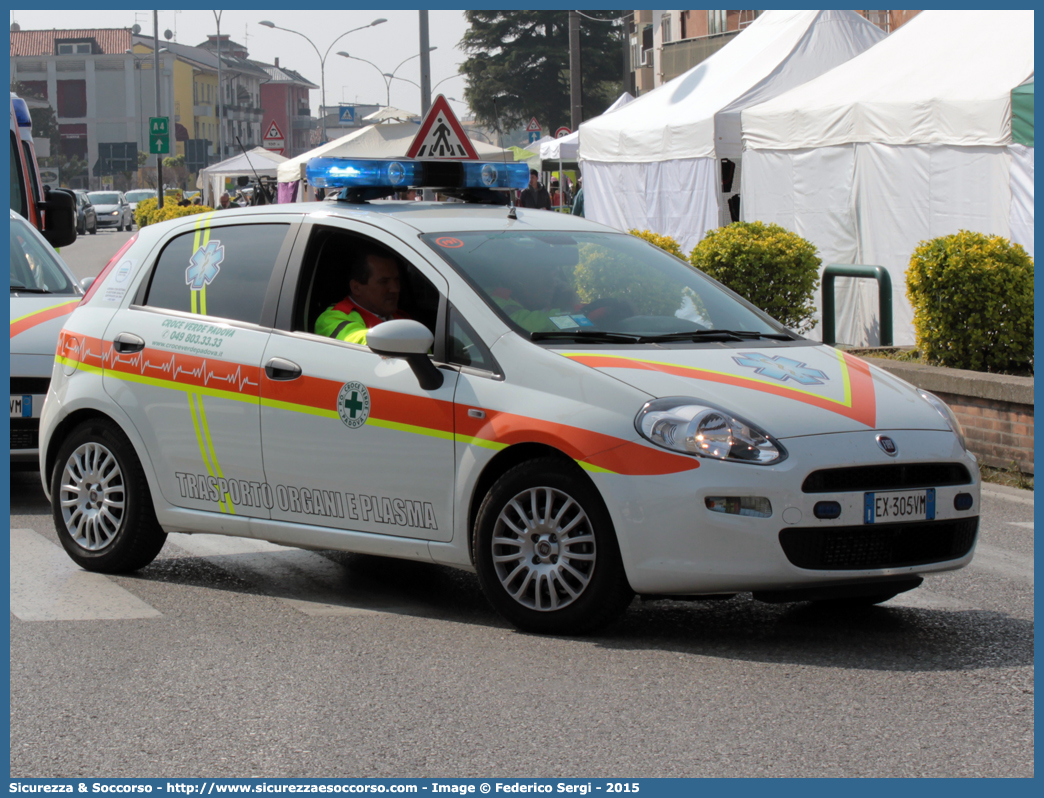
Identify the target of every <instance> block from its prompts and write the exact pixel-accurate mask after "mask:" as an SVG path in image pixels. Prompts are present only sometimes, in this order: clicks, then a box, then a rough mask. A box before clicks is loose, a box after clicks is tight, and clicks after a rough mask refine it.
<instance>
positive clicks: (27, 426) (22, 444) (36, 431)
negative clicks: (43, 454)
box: [11, 418, 40, 449]
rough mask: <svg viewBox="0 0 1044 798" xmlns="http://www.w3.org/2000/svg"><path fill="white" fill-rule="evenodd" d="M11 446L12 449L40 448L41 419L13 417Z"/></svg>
mask: <svg viewBox="0 0 1044 798" xmlns="http://www.w3.org/2000/svg"><path fill="white" fill-rule="evenodd" d="M11 448H12V449H39V448H40V419H38V418H12V419H11Z"/></svg>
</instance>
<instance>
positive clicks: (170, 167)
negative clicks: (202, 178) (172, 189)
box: [163, 155, 189, 188]
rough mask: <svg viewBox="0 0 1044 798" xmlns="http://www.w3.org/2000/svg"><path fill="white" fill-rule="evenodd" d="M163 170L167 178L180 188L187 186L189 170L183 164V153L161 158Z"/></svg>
mask: <svg viewBox="0 0 1044 798" xmlns="http://www.w3.org/2000/svg"><path fill="white" fill-rule="evenodd" d="M163 170H164V172H166V174H167V176H168V179H170V180H171V181H172V182H174V183H177V185H179V186H181V188H187V187H188V177H189V170H188V167H187V166H185V156H184V155H174V156H171V157H170V158H164V159H163Z"/></svg>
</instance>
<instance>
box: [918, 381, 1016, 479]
mask: <svg viewBox="0 0 1044 798" xmlns="http://www.w3.org/2000/svg"><path fill="white" fill-rule="evenodd" d="M925 390H928V389H927V388H926V389H925ZM933 393H934V394H935V395H936V396H938V397H939V398H940V399H942V400H943V401H944V402H946V404H948V405H949V406H950V409H951V410H953V412H954V413H955V414H956V415H957V419H958V420H959V421H960V422H961V426H962V427H964V436H965V438H966V439H967V441H968V448H969V449H971V450H972V451H973V452H975V454H976V455H977V456H978V457H979V459H980V460H982V461H984V462H985V463H986V464H987V465H992V466H998V467H1001V468H1007V467H1008V466H1010V465H1011V464H1012V462H1013V461H1014V462H1016V463H1018V464H1019V469H1020V470H1022V471H1024V472H1026V473H1027V474H1032V473H1033V405H1024V404H1016V403H1014V402H1004V401H1000V400H997V399H982V398H979V397H976V396H961V395H960V394H952V393H945V392H942V391H933Z"/></svg>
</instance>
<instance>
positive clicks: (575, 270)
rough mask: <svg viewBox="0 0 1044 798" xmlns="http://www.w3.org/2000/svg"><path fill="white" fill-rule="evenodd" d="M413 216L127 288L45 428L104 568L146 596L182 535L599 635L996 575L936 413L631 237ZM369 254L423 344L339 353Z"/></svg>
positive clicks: (75, 545) (48, 449)
mask: <svg viewBox="0 0 1044 798" xmlns="http://www.w3.org/2000/svg"><path fill="white" fill-rule="evenodd" d="M473 166H474V165H473ZM478 166H479V167H481V166H482V165H481V164H479V165H478ZM375 168H376V167H375ZM402 168H403V167H402V164H401V163H395V164H392V165H390V166H388V167H380V168H377V171H381V169H383V170H384V172H386V173H389V174H390V175H391V177H392V183H393V184H394V183H395V181H396V179H397V180H398V181H399V183H400V185H401V183H402V180H403V172H402ZM498 169H503V167H502V166H501V165H499V164H497V165H493V172H496V170H498ZM335 171H337V170H333V169H331V171H330V173H329V174H330V175H333V174H334V172H335ZM357 171H359V170H357V169H354V167H353V168H351V169H349V168H348V167H343V168H340V170H339V172H337V173H338V174H345V173H353V172H357ZM493 172H490V171H489V170H486V171H483V172H482V176H483V177H482V179H483V180H487V179H489V178H490V176H491V174H492V173H493ZM446 173H447V170H446V169H445V168H440V171H439V172H438V178H439V179H440V180H441V181H442V182H440V183H439V184H438V185H440V186H443V187H444V186H446V180H447V177H446ZM309 174H310V179H312V180H313V183H314V184H316V185H321V184H322V182H321V178H320V177H319V176H317V175H314V174H313V173H312V171H311V168H310V171H309ZM407 178H408V179H409V180H410V184H411V185H423V184H424V183H423V180H421V179H420V178H419V177H418V176H417V175H415V174H414V175H413V176H412V178H410V177H409V175H408V176H407ZM520 179H521V180H522V181H523V182H524V181H525V176H524V175H523V176H522V177H521V178H520ZM327 185H328V186H333V185H341V184H338V183H336V181H335V180H334V179H333V177H330V179H329V182H327ZM387 193H388V192H387V191H385V190H383V189H382V190H369V191H365V190H357V189H353V190H347V189H346V191H345V192H344V199H342V200H341V201H339V202H336V203H329V202H326V203H316V204H290V205H276V206H267V207H264V206H262V207H257V208H251V209H244V210H239V211H231V212H223V213H219V214H206V215H200V216H193V217H188V218H183V219H178V220H174V221H171V222H167V223H163V224H157V225H152V226H149V227H146V228H145V229H143V230H141V231H139V232H138V234H137V235H136V236H135V237H134V238H133V239H132V240H131V241H130V242H128V244H127V245H126V246H125V247H124V249H123V250H121V251H120V252H119V253H118V254H117V256H116V257H114V258H113V260H112V262H111V263H110V264H109V266H107V267H106V269H105V270H104V271H103V273H102V274H101V275H100V276H99V278H98V279H97V280H96V281H95V283H94V284H93V285H92V286H91V289H90V291H89V292H88V295H87V297H86V298H85V300H84V301H83V302H82V303H81V304H80V305H79V306H78V307H77V309H76V310H75V312H74V313H73V314H72V315H71V316H70V317H69V318H68V319H67V320H66V322H65V326H64V329H63V330H62V333H61V337H60V340H59V345H58V352H57V356H56V363H55V367H54V373H53V376H52V379H51V385H50V392H49V394H48V396H47V401H46V404H45V407H44V411H43V418H42V423H41V430H42V443H41V453H40V465H41V474H42V476H43V482H44V487H45V489H46V490H47V492H48V494H49V496H50V498H51V502H52V506H53V509H54V519H55V523H56V525H57V529H58V535H59V537H60V539H61V541H62V544H63V545H64V547H65V549H66V550H67V551H68V553H69V554H70V556H71V557H72V558H73V559H74V560H75V561H76V562H77V563H79V564H80V565H81V566H82V567H84V568H86V569H89V570H95V571H101V572H107V573H116V572H125V571H131V570H134V569H138V568H142V567H144V566H146V565H148V564H149V563H150V562H151V561H152V560H153V558H155V557H156V555H157V554H158V553H159V551H160V549H161V548H162V546H163V543H164V540H165V538H166V535H167V533H168V532H197V533H198V532H206V533H217V534H223V535H235V536H242V537H249V538H259V539H263V540H267V541H272V542H275V543H280V544H284V545H289V546H299V547H302V548H308V549H337V550H345V551H353V552H364V553H369V554H378V555H385V556H390V557H401V558H406V559H413V560H422V561H427V562H434V563H441V564H446V565H451V566H456V567H460V568H465V569H473V570H475V571H477V573H478V576H479V579H480V581H481V584H482V587H483V590H484V591H485V594H486V595H487V596H488V598H489V600H490V602H491V603H492V604H493V605H494V607H495V608H496V609H497V610H498V611H499V612H500V613H502V614H503V615H504V616H505V617H506V618H507V619H508V620H510V621H511V622H512V623H513V624H515V625H517V626H518V627H520V628H523V629H527V630H534V631H540V632H551V633H579V632H584V631H589V630H592V629H595V628H597V627H599V626H601V625H603V624H605V623H606V622H608V621H610V620H611V619H613V618H614V617H615V616H617V615H618V614H619V613H620V612H622V611H623V610H624V609H625V608H626V607H627V605H628V603H629V602H630V600H631V599H632V597H633V595H634V594H635V593H638V594H641V595H646V596H679V597H682V596H684V597H716V596H722V595H729V594H734V593H737V592H741V591H750V592H752V593H753V595H754V598H755V599H761V600H766V601H774V602H779V601H809V600H811V601H844V602H850V603H862V604H870V603H877V602H881V601H885V600H887V599H889V598H891V597H892V596H894V595H896V594H898V593H900V592H903V591H906V590H910V589H912V588H914V587H916V586H917V585H919V584H920V583H921V581H922V579H923V577H924V576H926V575H929V574H932V573H937V572H941V571H949V570H953V569H956V568H960V567H962V566H964V565H966V564H968V562H969V561H970V560H971V557H972V552H973V549H974V546H975V541H976V533H977V529H978V511H979V478H978V469H977V466H976V461H975V459H974V458H973V457H972V456H971V455H970V454H969V453H968V451H967V450H966V448H965V445H964V439H963V436H962V433H961V429H960V426H959V424H958V422H957V421H956V419H955V417H954V416H953V414H952V413H951V412H950V410H949V409H948V408H947V407H946V405H945V404H944V403H943V402H941V401H940V400H939V399H937V398H936V397H934V396H932V395H931V394H927V393H925V392H923V391H919V390H917V389H916V388H914V387H912V386H910V385H909V384H907V383H905V382H903V381H901V380H898V379H896V378H895V377H892V376H890V375H889V374H887V373H884V372H882V371H880V370H877V369H875V368H873V367H871V366H869V365H867V364H866V363H865V362H863V361H861V360H859V359H857V358H855V357H852V356H849V355H847V354H845V353H844V352H842V351H839V350H837V349H834V348H831V347H828V346H824V345H822V344H820V343H817V342H814V341H809V340H805V339H803V338H801V337H798V336H796V335H794V334H793V333H791V332H788V331H787V330H786V329H785V328H784V327H783V326H781V325H780V324H779V323H777V322H775V321H773V320H772V319H770V318H768V317H767V316H765V315H764V314H763V313H761V312H760V311H758V310H757V309H755V308H754V307H753V306H751V305H750V304H748V303H747V302H745V301H744V300H742V299H740V298H739V297H738V296H736V295H735V294H734V293H732V292H730V291H729V290H727V289H725V288H724V287H722V286H721V285H720V284H719V283H717V282H715V281H713V280H711V279H709V278H708V277H706V276H705V275H703V274H702V273H700V272H698V271H695V270H694V269H692V268H691V267H690V266H689V265H688V264H687V263H685V262H683V261H680V260H678V259H676V258H674V257H673V256H671V255H669V254H667V253H665V252H663V251H662V250H660V249H658V248H656V247H653V246H651V245H649V244H647V243H646V242H644V241H642V240H640V239H638V238H636V237H634V236H631V235H627V234H624V233H620V232H618V231H616V230H612V229H610V228H607V227H604V226H601V225H598V224H594V223H591V222H588V221H585V220H583V219H580V218H577V217H572V216H567V215H562V214H558V213H549V212H545V211H538V210H527V209H515V208H508V207H507V206H498V205H490V204H487V205H478V204H448V203H447V204H438V203H424V202H381V201H377V202H373V201H369V202H367V201H363V200H364V199H365V198H367V197H370V198H372V197H374V196H377V197H379V196H381V194H387ZM478 193H479V194H481V192H478ZM486 196H487V198H488V196H490V195H489V194H487V195H486ZM366 253H369V255H373V254H375V253H376V254H377V255H378V256H379V257H381V258H384V259H386V260H391V261H393V262H394V263H395V264H397V267H398V271H399V285H398V289H399V293H398V308H399V314H398V315H399V316H400V317H401V318H397V319H394V320H391V321H386V322H384V323H381V324H378V325H377V326H375V327H373V328H372V329H371V330H370V332H369V335H368V339H367V344H366V345H363V344H354V343H347V342H343V341H339V340H335V339H334V338H330V337H325V336H321V335H317V334H316V333H315V332H314V330H315V325H316V320H317V318H318V317H319V315H320V314H322V313H323V311H324V310H326V309H327V308H329V307H331V306H333V305H337V304H338V303H340V302H341V301H342V300H343V299H344V298H345V297H346V296H347V295H348V294H349V292H350V289H351V286H352V285H354V283H353V282H352V279H353V278H352V277H350V274H355V275H356V276H358V274H359V273H358V272H352V269H353V268H354V267H355V266H357V265H358V261H359V260H360V258H364V255H365V254H366ZM364 259H365V258H364ZM366 279H368V278H366ZM391 290H394V288H393V289H391Z"/></svg>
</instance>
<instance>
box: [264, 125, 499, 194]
mask: <svg viewBox="0 0 1044 798" xmlns="http://www.w3.org/2000/svg"><path fill="white" fill-rule="evenodd" d="M418 129H419V128H418V126H417V125H416V124H415V123H413V122H400V123H392V122H389V123H385V124H379V125H368V126H367V127H363V128H359V129H358V130H354V131H352V132H351V133H349V134H347V135H345V136H341V137H340V138H339V139H334V140H333V141H328V142H326V144H321V145H319V146H318V147H316V148H315V149H314V150H310V151H308V152H306V153H304V154H303V155H298V156H297V157H296V158H291V159H290V160H288V161H286V162H285V163H281V164H280V165H279V169H278V175H279V177H278V179H279V184H280V186H279V197H280V202H282V201H284V200H285V201H290V200H289V199H286V198H288V197H289V196H290V195H291V194H294V195H295V198H296V199H297V200H298V201H303V200H304V199H306V198H305V197H304V196H303V195H304V193H305V192H302V191H292V190H290V189H288V188H287V186H290V185H291V184H293V183H295V182H300V183H301V184H302V185H303V181H304V179H305V167H306V166H307V165H308V161H309V160H311V159H312V158H319V157H325V158H404V157H405V156H406V151H407V150H408V149H409V148H410V144H411V143H412V142H413V138H414V136H416V135H417V130H418ZM471 144H472V146H474V148H475V151H476V152H477V153H478V156H479V158H482V159H489V160H493V159H497V160H499V159H501V158H505V157H506V158H507V159H508V160H509V161H513V160H514V156H513V155H512V154H511V153H510V152H506V151H505V150H502V149H500V148H499V147H494V146H493V145H492V144H487V143H486V142H484V141H476V140H474V139H472V140H471Z"/></svg>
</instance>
